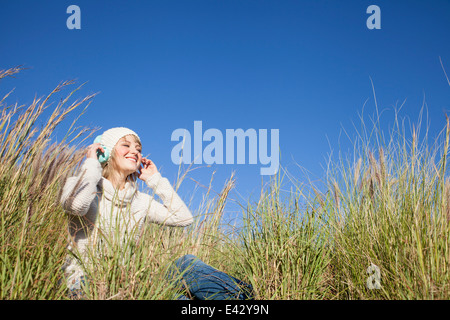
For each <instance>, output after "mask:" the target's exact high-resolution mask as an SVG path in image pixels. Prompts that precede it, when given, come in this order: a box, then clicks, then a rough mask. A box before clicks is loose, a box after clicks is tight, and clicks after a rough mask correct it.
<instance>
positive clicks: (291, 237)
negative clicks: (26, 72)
mask: <svg viewBox="0 0 450 320" xmlns="http://www.w3.org/2000/svg"><path fill="white" fill-rule="evenodd" d="M19 71H20V68H13V69H8V70H3V71H0V80H1V79H2V78H4V77H6V76H10V75H13V74H15V73H17V72H19ZM70 85H73V83H72V82H63V83H62V84H60V85H59V86H57V87H56V88H55V90H53V91H52V92H51V93H50V94H49V95H48V96H46V97H45V98H40V99H35V100H34V101H33V103H32V104H31V105H30V106H28V107H24V106H17V104H16V105H11V106H7V105H6V98H7V97H8V95H6V96H5V97H4V98H3V99H2V100H1V101H0V107H1V110H2V115H1V120H0V141H1V145H0V160H1V161H0V214H1V220H0V237H1V243H0V298H1V299H66V298H67V292H66V288H65V286H64V285H59V284H58V282H59V281H58V280H60V278H61V276H62V272H61V266H62V264H63V263H64V260H65V258H66V256H67V254H68V252H67V250H66V245H67V219H66V216H65V213H64V212H63V210H62V208H61V207H60V206H59V201H58V199H59V196H60V191H61V190H62V186H63V184H64V182H65V179H66V178H67V177H68V176H71V175H73V174H74V173H75V172H77V170H78V168H79V165H80V164H81V162H82V161H83V160H84V154H83V153H84V152H83V149H82V148H79V147H78V146H77V147H72V148H69V147H68V145H70V144H71V143H72V142H73V141H76V139H79V138H82V137H83V136H85V138H84V139H88V138H89V137H90V135H91V134H92V132H91V131H92V129H86V128H76V127H75V122H74V123H72V126H71V127H70V129H69V131H68V133H67V135H66V137H65V138H64V140H63V141H61V142H60V143H51V141H52V138H51V135H52V132H53V130H54V129H55V128H56V127H57V126H58V124H60V123H61V122H63V121H64V119H65V118H66V117H67V115H68V114H69V113H73V112H75V111H76V110H78V109H79V108H80V107H81V106H82V105H86V104H89V102H90V101H91V99H92V98H93V95H90V96H87V97H86V98H84V99H81V100H77V101H75V102H73V103H71V104H70V105H69V102H68V101H69V100H70V98H71V96H72V94H73V92H75V91H76V90H78V88H77V89H75V90H74V91H72V92H71V93H69V94H68V95H67V97H66V98H65V99H63V100H61V101H60V103H59V104H58V105H57V107H56V108H55V109H54V110H53V112H52V115H51V116H50V118H49V119H48V121H47V122H46V123H45V125H44V126H43V127H42V129H40V130H39V129H37V121H38V119H39V118H40V117H42V113H43V110H45V108H46V106H47V105H48V103H49V101H50V100H51V99H52V97H53V95H54V94H55V93H57V92H59V91H61V90H62V89H66V87H69V86H70ZM83 112H84V111H83ZM81 114H82V113H81ZM378 119H379V118H378V113H377V116H376V117H375V120H374V121H373V122H372V123H369V124H368V123H366V122H365V121H364V119H363V118H361V129H360V130H358V131H357V135H356V137H355V138H354V139H353V140H352V144H353V150H352V154H350V155H348V154H339V155H338V157H337V159H332V160H331V161H330V163H329V164H328V168H329V170H328V171H327V172H326V176H325V179H324V183H323V185H317V184H316V183H312V182H309V181H307V180H305V181H306V182H302V183H299V182H298V180H296V179H295V177H293V176H292V175H290V174H289V173H287V172H285V171H284V172H283V170H280V172H279V174H278V175H277V176H275V177H273V179H272V181H271V183H270V184H269V185H268V186H265V187H261V195H260V197H259V199H258V200H257V201H256V202H255V203H251V202H249V203H244V204H242V208H243V210H242V214H243V217H242V226H241V227H240V228H235V229H231V230H234V232H233V233H230V232H229V230H230V228H227V227H228V226H227V225H226V224H225V222H224V219H223V217H224V213H225V208H226V203H227V201H229V198H230V193H231V191H232V190H233V188H234V185H235V179H234V176H231V177H230V179H229V180H228V181H226V182H225V183H224V186H223V188H222V190H221V191H219V192H217V193H214V192H213V191H212V187H211V184H210V185H209V186H208V187H207V188H206V193H205V195H204V198H203V199H204V201H203V202H202V203H201V204H200V205H199V206H198V207H196V208H193V207H192V206H190V207H191V208H190V209H191V211H192V212H193V213H194V216H195V222H194V223H193V224H192V225H191V226H189V227H187V228H168V227H164V226H159V225H149V226H148V227H146V228H145V229H144V231H143V234H142V235H141V236H140V237H139V241H130V242H128V243H126V244H125V248H126V249H127V250H123V249H124V247H123V244H121V245H118V244H112V246H111V245H108V246H104V247H100V248H99V253H96V254H97V255H98V254H100V255H101V257H102V259H98V256H95V257H94V256H93V261H97V263H95V264H94V265H93V266H90V268H88V269H87V274H88V277H89V285H88V286H87V287H86V288H85V294H86V298H87V299H172V298H173V297H174V296H175V295H176V293H177V288H175V287H174V286H173V285H172V284H171V283H170V282H168V281H167V279H166V275H167V272H168V271H169V267H170V265H171V263H172V262H173V261H174V260H175V259H177V258H178V257H180V256H182V255H184V254H195V255H197V256H198V257H199V258H201V259H202V260H204V261H205V262H207V263H209V264H211V265H213V266H215V267H217V268H219V269H221V270H223V271H225V272H228V273H230V274H231V275H233V276H235V277H237V278H240V279H242V280H244V281H246V282H249V283H251V284H252V285H253V288H254V290H255V296H256V298H257V299H448V298H449V297H450V290H449V289H450V278H449V277H450V276H449V270H448V269H449V266H450V250H449V243H450V226H449V221H450V179H449V177H448V172H447V168H448V151H449V141H450V123H449V121H448V119H447V122H446V125H445V127H444V129H443V131H442V133H441V135H440V136H439V137H438V138H437V139H435V140H433V141H431V137H429V136H428V132H427V131H425V132H421V130H420V129H421V128H422V124H421V122H420V119H419V122H418V123H417V124H416V125H413V126H411V127H410V128H408V127H407V126H406V125H405V122H404V120H403V119H401V118H400V117H399V116H398V114H397V113H396V114H395V117H394V127H393V129H392V130H391V131H390V132H388V133H387V134H385V132H384V131H383V130H381V125H380V124H379V121H378ZM408 129H411V133H410V134H409V132H408ZM83 141H84V140H83ZM430 141H431V142H430ZM188 173H189V169H188V170H187V171H185V172H180V174H179V177H178V179H177V181H175V182H174V185H175V186H176V188H178V187H179V186H180V184H181V183H182V182H183V180H184V179H185V178H186V177H187V175H188ZM103 240H104V241H108V240H107V239H103ZM96 257H97V260H95V258H96ZM371 266H372V267H373V266H375V268H377V270H379V272H380V273H379V275H377V276H379V277H378V279H377V280H378V282H379V285H380V286H379V287H377V286H375V288H373V286H370V284H372V285H373V284H374V282H373V279H374V275H376V274H374V273H373V269H371V268H369V267H371ZM368 271H369V273H368ZM375 282H376V281H375Z"/></svg>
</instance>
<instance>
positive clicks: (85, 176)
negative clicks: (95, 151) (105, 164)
mask: <svg viewBox="0 0 450 320" xmlns="http://www.w3.org/2000/svg"><path fill="white" fill-rule="evenodd" d="M101 178H102V167H101V165H100V162H98V160H97V159H92V158H87V159H86V160H85V161H84V163H83V165H82V166H81V170H80V173H79V174H78V175H77V176H74V177H70V178H68V179H67V181H66V183H65V185H64V188H63V191H62V195H61V199H60V203H61V204H62V206H63V208H64V210H65V211H66V212H67V213H69V214H73V215H78V216H83V215H85V214H86V213H87V211H88V210H89V207H90V205H91V203H92V201H93V200H94V198H95V196H96V193H97V184H98V182H99V181H100V179H101Z"/></svg>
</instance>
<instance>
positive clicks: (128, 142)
mask: <svg viewBox="0 0 450 320" xmlns="http://www.w3.org/2000/svg"><path fill="white" fill-rule="evenodd" d="M114 149H115V160H116V166H117V168H118V170H120V171H122V172H123V173H125V175H127V176H128V175H129V174H132V173H133V172H135V171H137V170H138V169H139V167H140V165H141V161H142V154H141V152H142V146H141V144H140V143H139V142H137V141H136V139H135V138H134V137H133V136H131V135H128V136H125V137H123V138H122V139H120V140H119V142H117V144H116V146H115V147H114Z"/></svg>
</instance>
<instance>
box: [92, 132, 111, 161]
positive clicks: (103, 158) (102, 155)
mask: <svg viewBox="0 0 450 320" xmlns="http://www.w3.org/2000/svg"><path fill="white" fill-rule="evenodd" d="M101 141H102V136H101V135H99V136H97V137H96V138H95V140H94V143H100V144H101V146H102V148H103V150H105V152H104V153H103V152H102V151H101V150H97V158H98V161H100V163H102V164H103V163H105V162H107V161H108V159H109V149H108V148H107V147H105V146H104V145H103V144H102V143H101Z"/></svg>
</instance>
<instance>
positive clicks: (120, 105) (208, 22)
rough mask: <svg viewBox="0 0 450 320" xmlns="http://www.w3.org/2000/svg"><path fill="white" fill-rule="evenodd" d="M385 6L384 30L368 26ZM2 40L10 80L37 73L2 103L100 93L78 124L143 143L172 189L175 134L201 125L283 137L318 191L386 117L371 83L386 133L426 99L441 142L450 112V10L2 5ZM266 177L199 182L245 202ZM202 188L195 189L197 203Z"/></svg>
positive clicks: (0, 53)
mask: <svg viewBox="0 0 450 320" xmlns="http://www.w3.org/2000/svg"><path fill="white" fill-rule="evenodd" d="M71 4H75V5H78V6H79V7H80V9H81V29H80V30H69V29H68V28H67V27H66V20H67V18H68V17H69V14H67V13H66V9H67V7H68V6H69V5H71ZM373 4H374V5H377V6H379V7H380V9H381V29H379V30H376V29H375V30H369V29H368V28H367V26H366V20H367V18H368V17H369V16H370V14H367V13H366V9H367V7H368V6H370V5H373ZM0 30H1V31H0V32H1V40H0V69H6V68H9V67H13V66H16V65H24V66H25V67H28V68H30V69H28V70H25V71H23V72H21V73H20V74H19V75H17V77H15V78H8V79H5V80H3V81H2V82H1V83H0V94H2V95H3V94H4V93H6V92H8V91H9V90H10V89H11V88H13V87H15V88H16V89H15V92H14V94H13V95H12V96H11V98H10V99H9V100H8V101H9V102H10V103H13V102H15V101H16V100H17V101H19V102H20V103H24V104H26V103H30V102H31V101H32V99H33V97H34V96H35V95H37V96H43V95H45V94H47V93H49V92H50V91H51V90H52V89H53V88H54V87H55V86H56V85H57V84H58V83H60V82H61V81H63V80H69V79H77V81H78V83H79V84H81V83H83V82H86V81H88V83H87V84H86V85H85V86H84V87H83V89H82V90H81V91H79V92H78V93H77V94H76V95H75V97H82V96H85V95H88V94H90V93H94V92H99V94H98V96H97V97H95V98H94V100H93V102H92V104H91V106H90V107H89V109H88V111H87V112H86V114H85V115H83V116H82V118H81V119H80V120H79V122H78V124H79V125H86V126H98V127H101V128H102V130H106V129H108V128H110V127H115V126H126V127H129V128H131V129H133V130H135V131H136V132H138V134H139V135H140V137H141V139H142V142H143V145H144V150H143V153H144V154H150V158H151V159H152V160H153V161H154V162H155V163H156V164H157V165H158V166H159V167H160V168H161V171H162V173H163V175H165V176H166V177H168V178H169V180H171V181H173V180H174V179H175V177H176V174H177V170H178V167H177V166H176V165H174V164H173V163H172V161H171V157H170V154H171V150H172V148H173V147H174V146H175V144H176V143H175V142H172V141H171V140H170V137H171V134H172V132H173V131H174V130H175V129H177V128H186V129H188V130H189V131H190V132H191V133H193V128H194V121H195V120H201V121H202V122H203V129H204V130H206V129H208V128H216V129H219V130H220V131H222V132H223V134H224V135H225V130H226V129H238V128H242V129H244V130H246V129H249V128H254V129H279V133H280V149H281V166H282V167H284V168H287V169H288V170H289V171H290V172H292V173H293V174H297V173H298V174H299V176H300V175H301V172H300V170H298V169H297V167H296V165H295V163H298V164H299V165H300V166H302V167H304V168H305V169H307V170H309V171H310V173H311V177H312V178H313V179H314V178H320V177H322V175H323V173H324V171H323V169H322V167H323V166H324V165H325V164H326V158H327V154H328V153H329V152H330V149H331V148H333V149H335V148H336V147H337V144H338V136H339V134H340V132H341V128H342V127H344V128H346V129H348V130H349V131H350V132H351V131H352V122H357V121H358V113H361V111H362V108H363V105H364V103H365V101H366V100H367V105H366V108H365V113H366V114H372V113H373V112H374V111H375V109H374V103H373V94H372V86H371V82H370V78H372V80H373V83H374V86H375V90H376V94H377V102H378V106H379V108H380V109H385V108H388V109H389V110H390V111H388V112H386V114H385V119H386V122H385V125H386V126H388V125H389V122H390V121H392V120H393V112H392V108H393V107H394V106H395V105H397V104H401V103H402V102H403V101H404V100H405V99H406V103H405V105H404V107H403V109H402V111H401V115H402V116H406V117H410V118H411V119H412V120H413V121H414V120H416V119H417V115H418V113H419V110H420V108H421V107H422V103H423V100H424V97H425V99H426V103H427V106H428V113H429V121H430V124H431V130H430V133H431V134H436V133H437V132H438V131H440V130H441V129H442V128H443V126H444V122H445V116H444V113H445V111H447V110H449V109H450V87H449V85H448V83H447V81H446V79H445V75H444V73H443V71H442V68H441V65H440V61H439V57H441V58H442V61H443V63H444V66H446V67H447V73H448V74H450V41H449V40H450V1H448V0H447V1H444V0H433V1H412V0H396V1H382V0H374V1H364V0H345V1H323V0H305V1H287V0H286V1H275V0H271V1H268V0H267V1H262V0H259V1H256V0H251V1H250V0H189V1H186V0H183V1H181V0H180V1H171V0H167V1H152V0H146V1H111V0H108V1H103V0H102V1H100V0H95V1H93V0H89V1H85V0H73V1H63V0H58V1H23V0H1V2H0ZM55 103H56V101H55ZM70 122H71V121H70V119H69V120H68V124H70ZM64 129H65V128H64V126H63V127H61V128H60V129H59V131H58V132H61V134H62V133H63V132H65V131H64ZM57 138H58V137H57ZM342 142H343V143H344V142H345V139H342ZM344 148H345V143H344ZM260 168H261V164H259V163H258V164H256V165H248V164H246V165H229V164H228V165H226V164H224V165H214V166H213V167H212V168H200V169H198V170H196V171H194V172H193V173H192V174H191V175H190V176H191V177H192V178H194V179H196V180H197V181H199V182H200V183H202V184H205V185H207V184H208V183H209V180H210V177H211V173H212V172H213V171H214V170H215V171H216V172H217V173H216V175H215V183H214V186H215V189H216V190H219V189H220V187H221V186H222V185H223V183H224V180H225V179H226V178H227V177H228V176H229V175H230V173H231V172H232V171H236V176H237V189H236V191H238V192H239V193H240V194H241V195H242V196H243V197H244V199H245V198H247V197H248V196H250V194H252V192H253V193H254V194H256V195H257V194H259V190H260V184H261V178H262V176H261V175H260V171H259V170H260ZM263 178H264V180H265V181H266V180H267V177H263ZM192 187H193V183H191V182H189V181H188V182H187V183H186V184H185V185H183V187H182V189H181V191H180V192H181V193H182V195H183V196H184V197H185V198H186V197H188V195H189V194H190V192H191V191H192ZM200 191H201V190H200ZM232 197H233V198H235V199H238V200H242V199H240V198H239V196H238V195H237V193H236V192H235V193H233V194H232Z"/></svg>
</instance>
